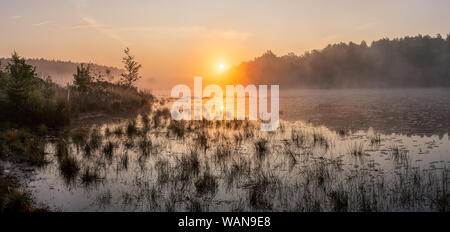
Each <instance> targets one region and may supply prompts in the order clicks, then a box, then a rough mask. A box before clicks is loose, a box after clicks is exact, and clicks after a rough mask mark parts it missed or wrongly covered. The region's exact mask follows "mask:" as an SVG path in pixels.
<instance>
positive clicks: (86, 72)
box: [73, 64, 93, 92]
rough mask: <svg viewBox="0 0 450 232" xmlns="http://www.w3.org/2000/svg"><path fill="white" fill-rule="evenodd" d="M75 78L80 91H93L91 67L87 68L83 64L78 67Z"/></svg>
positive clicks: (75, 83)
mask: <svg viewBox="0 0 450 232" xmlns="http://www.w3.org/2000/svg"><path fill="white" fill-rule="evenodd" d="M73 78H74V81H73V83H74V85H75V86H76V87H77V89H78V90H79V91H81V92H88V91H89V90H90V89H91V84H92V79H93V78H92V76H91V73H90V66H89V65H87V66H86V67H85V66H84V65H83V64H81V65H80V66H77V73H76V74H73Z"/></svg>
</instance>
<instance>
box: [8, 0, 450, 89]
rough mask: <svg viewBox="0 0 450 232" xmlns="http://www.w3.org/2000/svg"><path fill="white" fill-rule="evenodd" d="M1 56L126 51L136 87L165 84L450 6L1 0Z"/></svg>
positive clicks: (371, 36) (388, 29)
mask: <svg viewBox="0 0 450 232" xmlns="http://www.w3.org/2000/svg"><path fill="white" fill-rule="evenodd" d="M0 5H1V7H0V31H1V37H2V38H1V40H0V41H1V42H0V57H8V56H10V54H11V52H12V51H13V50H16V51H17V52H19V54H20V55H22V56H25V57H27V58H41V57H43V58H46V59H58V60H71V61H77V62H93V63H98V64H102V65H110V66H116V67H121V66H122V64H121V56H122V49H123V48H124V47H126V46H128V47H130V49H131V51H132V52H133V54H135V56H136V59H137V60H138V61H139V62H140V63H142V65H143V69H142V76H143V79H142V80H140V82H139V86H140V87H144V88H155V86H164V87H167V88H170V87H171V86H172V85H173V84H176V83H179V82H187V81H192V77H193V76H196V75H201V76H204V77H205V78H208V76H214V75H217V74H220V73H221V72H223V71H224V70H226V69H228V68H229V67H231V66H233V65H237V64H240V63H241V62H243V61H248V60H251V59H253V58H254V57H257V56H260V55H261V54H262V53H264V52H265V51H267V50H272V51H273V52H274V53H275V54H277V55H285V54H288V53H290V52H293V53H295V54H302V53H303V52H305V51H308V50H312V49H320V48H323V47H325V46H326V45H327V44H329V43H338V42H349V41H354V42H356V43H359V42H361V41H362V40H365V41H367V42H368V43H370V42H371V41H372V40H375V39H380V38H384V37H388V38H394V37H402V36H406V35H417V34H430V35H435V34H437V33H441V34H443V35H446V34H447V33H448V30H449V27H448V23H447V22H449V21H450V15H449V14H448V9H449V5H450V2H449V1H446V0H434V1H425V0H400V1H387V0H383V1H372V2H367V1H356V0H346V1H235V0H230V1H215V0H214V1H144V0H133V1H118V0H108V1H107V0H95V1H94V0H70V1H69V0H67V1H60V0H42V1H26V0H17V1H9V0H1V1H0Z"/></svg>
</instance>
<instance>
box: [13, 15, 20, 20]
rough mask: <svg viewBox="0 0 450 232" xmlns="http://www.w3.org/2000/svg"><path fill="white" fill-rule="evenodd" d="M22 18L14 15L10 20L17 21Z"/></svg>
mask: <svg viewBox="0 0 450 232" xmlns="http://www.w3.org/2000/svg"><path fill="white" fill-rule="evenodd" d="M21 18H22V15H15V16H11V19H12V20H19V19H21Z"/></svg>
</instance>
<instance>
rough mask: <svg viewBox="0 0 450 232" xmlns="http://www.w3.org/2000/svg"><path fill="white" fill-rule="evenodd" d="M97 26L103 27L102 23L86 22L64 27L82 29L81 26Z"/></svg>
mask: <svg viewBox="0 0 450 232" xmlns="http://www.w3.org/2000/svg"><path fill="white" fill-rule="evenodd" d="M98 27H104V25H102V24H92V23H86V24H78V25H72V26H68V27H66V29H83V28H98Z"/></svg>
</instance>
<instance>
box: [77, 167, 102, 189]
mask: <svg viewBox="0 0 450 232" xmlns="http://www.w3.org/2000/svg"><path fill="white" fill-rule="evenodd" d="M101 180H102V178H101V177H100V173H99V170H98V169H97V168H91V167H89V166H88V167H86V168H85V169H84V171H83V172H82V173H81V183H83V184H84V185H86V186H89V185H92V184H96V183H98V182H100V181H101Z"/></svg>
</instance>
